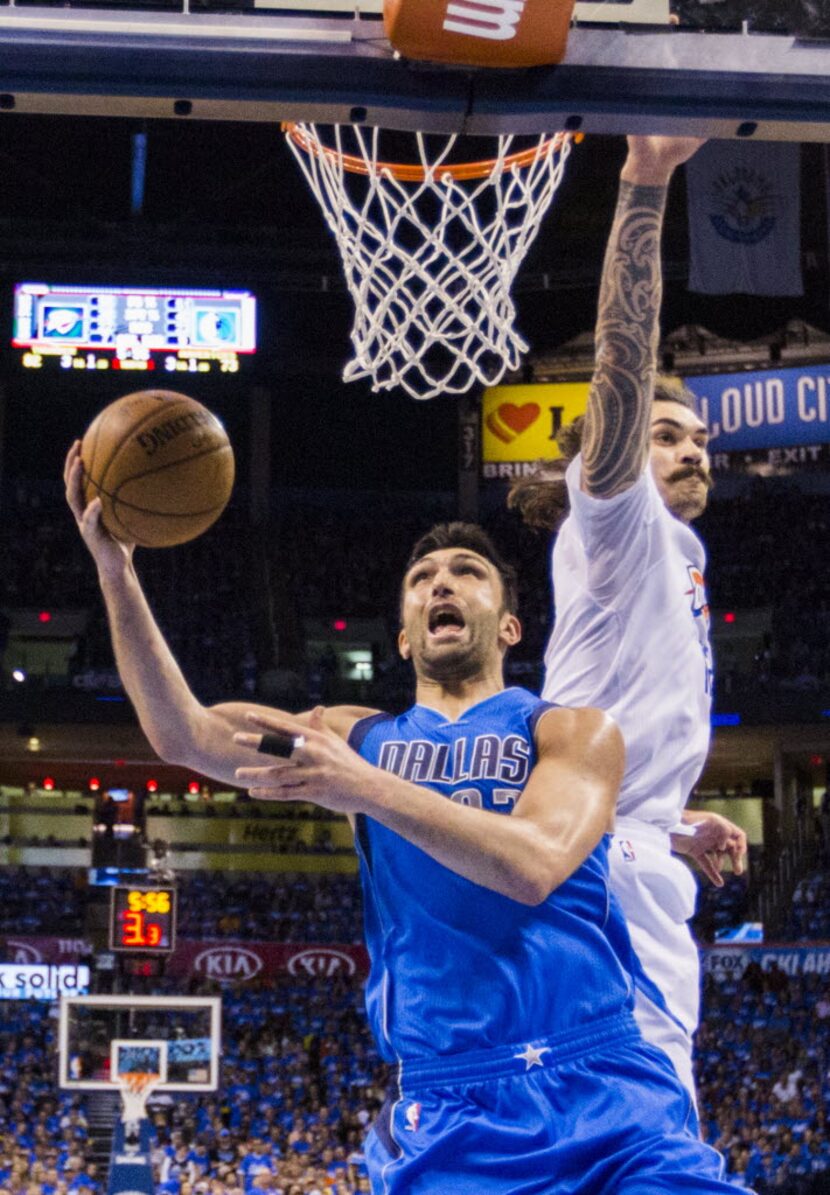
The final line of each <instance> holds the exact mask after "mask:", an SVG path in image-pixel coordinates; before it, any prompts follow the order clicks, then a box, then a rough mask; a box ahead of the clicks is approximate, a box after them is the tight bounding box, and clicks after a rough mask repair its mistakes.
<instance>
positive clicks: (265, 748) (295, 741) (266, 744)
mask: <svg viewBox="0 0 830 1195" xmlns="http://www.w3.org/2000/svg"><path fill="white" fill-rule="evenodd" d="M304 742H305V739H304V738H303V736H302V735H301V734H284V733H283V732H282V731H281V730H277V731H272V732H271V733H270V734H264V735H263V736H262V739H261V740H260V744H259V746H258V747H257V751H261V752H262V753H263V755H279V756H281V757H282V758H283V759H288V757H289V756H290V754H291V752H292V751H293V750H294V748H295V747H301V746H302V745H303V743H304Z"/></svg>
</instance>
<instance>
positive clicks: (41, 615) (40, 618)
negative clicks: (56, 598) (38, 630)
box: [37, 610, 52, 622]
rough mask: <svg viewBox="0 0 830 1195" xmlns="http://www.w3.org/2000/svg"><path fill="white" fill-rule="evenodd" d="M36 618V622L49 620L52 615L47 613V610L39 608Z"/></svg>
mask: <svg viewBox="0 0 830 1195" xmlns="http://www.w3.org/2000/svg"><path fill="white" fill-rule="evenodd" d="M37 620H38V622H51V621H52V615H51V614H50V613H49V611H48V610H41V611H40V613H39V614H38V616H37Z"/></svg>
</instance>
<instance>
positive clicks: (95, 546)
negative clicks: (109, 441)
mask: <svg viewBox="0 0 830 1195" xmlns="http://www.w3.org/2000/svg"><path fill="white" fill-rule="evenodd" d="M63 481H64V485H65V487H66V501H67V503H68V504H69V509H70V510H71V511H72V513H73V515H74V516H75V522H76V523H77V524H78V530H79V531H80V533H81V536H82V538H83V541H84V543H85V544H86V546H87V547H88V548H89V550H90V552H91V553H92V556H93V559H94V560H95V563H96V564H97V565H98V568H99V570H100V571H101V572H104V573H106V572H107V571H113V572H117V571H121V572H123V569H124V565H125V563H129V561H130V560H131V559H132V555H133V552H134V550H135V544H128V543H123V542H122V541H121V540H119V539H115V537H114V536H112V535H110V533H109V531H107V529H106V527H105V526H104V524H103V522H102V521H101V499H100V498H93V499H92V501H91V502H90V503H87V501H86V498H85V496H84V466H83V461H82V460H81V441H80V440H76V441H75V442H74V444H73V445H72V447H71V448H70V449H69V452H68V453H67V454H66V461H65V462H64V466H63Z"/></svg>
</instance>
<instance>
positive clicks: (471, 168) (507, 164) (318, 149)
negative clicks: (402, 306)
mask: <svg viewBox="0 0 830 1195" xmlns="http://www.w3.org/2000/svg"><path fill="white" fill-rule="evenodd" d="M282 131H283V132H284V133H285V135H286V136H287V137H290V138H291V140H292V141H293V142H294V144H295V145H296V146H297V147H298V148H299V149H301V150H302V151H303V153H306V154H311V155H313V156H314V157H316V158H328V160H329V161H330V162H336V163H339V164H340V165H342V167H343V169H344V170H346V171H348V173H349V174H365V175H369V174H374V175H379V174H384V173H388V174H391V175H392V177H393V178H396V179H397V180H398V181H399V182H402V183H422V182H423V181H424V180H425V179H426V177H427V170H426V167H424V166H420V165H415V164H414V163H407V162H375V163H373V164H372V165H370V164H369V163H368V162H366V160H365V159H364V158H360V157H358V156H357V155H356V154H344V153H341V152H340V151H339V150H337V149H332V148H331V146H329V145H323V144H322V142H320V141H317V140H316V139H315V138H313V137H308V136H306V134H305V132H304V131H303V130H302V129H301V128H300V126H299V125H298V124H297V123H296V122H295V121H293V120H286V121H283V124H282ZM569 135H570V134H568V133H554V134H553V136H552V137H547V138H545V139H544V140H542V141H540V142H538V143H537V144H536V145H531V146H530V147H529V148H528V149H522V150H519V151H517V152H516V153H513V154H508V155H507V157H506V158H505V159H504V163H503V169H506V170H512V169H514V168H515V169H517V170H522V169H524V167H525V166H530V165H532V163H533V162H535V161H536V159H537V158H540V157H542V156H544V155H545V154H546V153H547V152H548V149H549V148H550V146H551V145H556V143H557V142H558V143H559V144H561V143H562V142H563V141H564V140H565V139H566V138H567V137H568V136H569ZM574 140H575V141H581V140H582V134H577V135H576V137H574ZM497 163H498V158H484V159H481V160H480V161H477V162H448V163H447V164H446V165H444V164H442V165H441V166H439V167H438V168H437V170H436V171H435V173H436V175H437V176H438V178H441V177H442V176H443V175H445V174H449V175H450V176H451V177H452V178H454V179H456V181H464V180H468V179H476V178H486V177H487V175H488V174H492V172H493V169H494V167H495V166H496V165H497Z"/></svg>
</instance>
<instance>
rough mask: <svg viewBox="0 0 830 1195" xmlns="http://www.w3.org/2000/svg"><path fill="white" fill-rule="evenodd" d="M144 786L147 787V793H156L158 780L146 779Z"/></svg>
mask: <svg viewBox="0 0 830 1195" xmlns="http://www.w3.org/2000/svg"><path fill="white" fill-rule="evenodd" d="M144 787H145V788H146V789H147V792H148V793H157V792H158V790H159V782H158V780H148V781H147V783H146V784H145V785H144Z"/></svg>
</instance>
